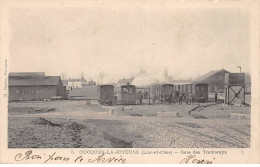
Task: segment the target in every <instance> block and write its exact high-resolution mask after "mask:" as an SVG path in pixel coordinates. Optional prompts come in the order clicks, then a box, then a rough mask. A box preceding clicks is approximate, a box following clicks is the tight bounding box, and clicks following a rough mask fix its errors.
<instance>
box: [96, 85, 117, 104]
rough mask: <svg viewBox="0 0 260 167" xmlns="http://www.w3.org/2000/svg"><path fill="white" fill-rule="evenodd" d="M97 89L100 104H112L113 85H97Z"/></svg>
mask: <svg viewBox="0 0 260 167" xmlns="http://www.w3.org/2000/svg"><path fill="white" fill-rule="evenodd" d="M97 90H98V100H99V102H100V104H102V105H112V104H113V103H114V102H115V96H114V86H113V85H99V86H98V89H97Z"/></svg>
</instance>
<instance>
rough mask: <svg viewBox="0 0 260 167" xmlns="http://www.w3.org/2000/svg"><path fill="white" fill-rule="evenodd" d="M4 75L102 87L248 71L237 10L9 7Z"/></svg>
mask: <svg viewBox="0 0 260 167" xmlns="http://www.w3.org/2000/svg"><path fill="white" fill-rule="evenodd" d="M9 17H10V37H11V40H10V56H9V58H10V61H9V62H10V71H11V72H45V73H46V75H61V73H65V74H66V76H68V77H71V78H75V77H80V75H81V72H84V75H85V77H86V78H87V79H90V78H92V79H94V80H97V81H98V80H99V78H100V73H104V79H103V80H104V82H111V81H116V80H117V79H119V78H123V77H124V78H128V77H131V76H134V75H137V74H138V73H139V71H140V70H142V71H146V75H147V76H148V75H149V76H152V77H155V78H156V77H158V78H160V77H162V76H163V75H164V74H163V73H164V71H165V69H167V70H168V75H169V76H172V77H173V78H174V79H188V78H193V79H195V78H196V77H198V76H199V75H203V74H205V73H207V72H209V71H211V70H218V69H222V68H225V69H226V70H229V71H230V72H238V71H239V69H238V67H237V66H238V65H240V66H241V67H242V70H243V71H244V72H249V68H250V67H249V62H250V60H249V57H250V55H249V54H250V38H249V36H250V34H249V29H250V27H249V23H250V22H249V20H250V19H249V12H248V11H247V10H244V9H239V10H231V9H216V10H212V9H211V10H209V9H176V10H173V9H169V8H156V9H153V10H151V9H148V8H146V9H143V8H140V7H136V8H135V9H133V8H131V10H130V9H129V10H127V9H126V8H124V10H123V9H121V10H120V9H119V8H115V9H113V8H68V7H67V8H13V9H11V10H10V16H9Z"/></svg>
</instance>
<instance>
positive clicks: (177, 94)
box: [152, 90, 194, 105]
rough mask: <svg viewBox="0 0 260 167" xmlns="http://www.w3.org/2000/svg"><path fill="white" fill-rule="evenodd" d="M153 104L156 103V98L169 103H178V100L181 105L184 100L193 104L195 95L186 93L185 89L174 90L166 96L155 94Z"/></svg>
mask: <svg viewBox="0 0 260 167" xmlns="http://www.w3.org/2000/svg"><path fill="white" fill-rule="evenodd" d="M152 100H153V104H155V103H156V100H159V101H160V102H164V101H167V102H169V103H176V102H178V103H179V105H182V103H183V102H186V104H192V103H193V101H194V96H193V94H192V93H187V94H186V93H185V92H184V91H182V90H180V91H174V92H173V93H170V94H169V96H166V95H165V94H161V95H160V96H159V97H157V96H156V95H155V94H153V96H152Z"/></svg>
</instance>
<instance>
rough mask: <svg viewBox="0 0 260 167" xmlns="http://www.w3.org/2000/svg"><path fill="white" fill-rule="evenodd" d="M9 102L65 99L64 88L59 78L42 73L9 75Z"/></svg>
mask: <svg viewBox="0 0 260 167" xmlns="http://www.w3.org/2000/svg"><path fill="white" fill-rule="evenodd" d="M8 79H9V82H8V83H9V101H31V100H35V101H36V100H44V99H57V98H58V99H67V97H68V95H67V93H66V88H65V86H63V85H62V82H61V79H60V77H59V76H45V75H44V73H38V74H37V73H10V74H9V78H8Z"/></svg>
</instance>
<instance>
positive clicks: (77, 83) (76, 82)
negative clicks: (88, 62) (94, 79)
mask: <svg viewBox="0 0 260 167" xmlns="http://www.w3.org/2000/svg"><path fill="white" fill-rule="evenodd" d="M82 84H83V81H82V80H81V79H74V80H69V81H68V87H69V88H82Z"/></svg>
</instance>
